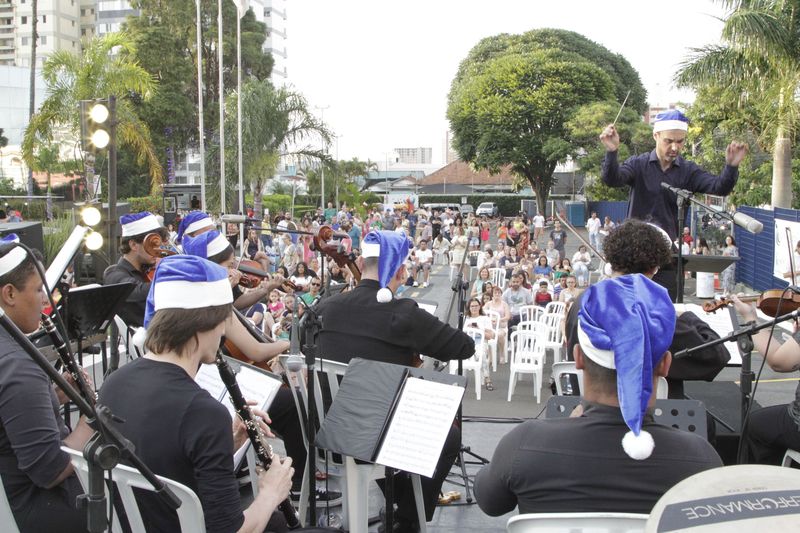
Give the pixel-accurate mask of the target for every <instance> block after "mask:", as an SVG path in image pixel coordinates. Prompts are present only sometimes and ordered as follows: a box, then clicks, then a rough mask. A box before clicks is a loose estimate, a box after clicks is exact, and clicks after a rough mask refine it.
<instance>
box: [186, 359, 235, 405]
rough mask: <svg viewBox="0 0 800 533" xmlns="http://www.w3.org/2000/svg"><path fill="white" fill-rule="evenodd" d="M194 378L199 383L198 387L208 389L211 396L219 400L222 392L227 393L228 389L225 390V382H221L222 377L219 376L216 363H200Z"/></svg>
mask: <svg viewBox="0 0 800 533" xmlns="http://www.w3.org/2000/svg"><path fill="white" fill-rule="evenodd" d="M194 380H195V382H197V384H198V385H200V388H202V389H205V390H206V391H208V393H209V394H210V395H211V397H212V398H214V399H215V400H217V401H220V402H221V401H222V396H223V394H228V391H226V390H225V384H224V383H222V379H221V378H220V377H219V371H218V370H217V365H214V364H211V365H200V369H199V370H198V371H197V374H195V376H194ZM228 403H230V402H228Z"/></svg>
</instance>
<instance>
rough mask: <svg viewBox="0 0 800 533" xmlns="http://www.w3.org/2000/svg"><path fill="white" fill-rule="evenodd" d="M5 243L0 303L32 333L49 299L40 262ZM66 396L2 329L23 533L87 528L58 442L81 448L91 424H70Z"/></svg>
mask: <svg viewBox="0 0 800 533" xmlns="http://www.w3.org/2000/svg"><path fill="white" fill-rule="evenodd" d="M8 246H9V245H6V246H3V249H0V308H2V310H3V312H4V313H5V314H6V315H7V316H8V318H9V319H10V320H11V321H12V322H13V323H14V324H15V325H16V326H17V327H18V328H19V329H20V330H21V331H22V332H23V333H32V332H33V331H35V330H36V329H37V328H38V327H39V318H40V316H41V312H42V307H43V306H44V305H45V304H46V302H47V300H46V297H45V293H44V289H43V284H42V280H41V279H40V278H39V275H38V274H37V272H36V268H35V263H34V262H35V261H37V260H38V258H34V257H31V256H30V254H28V253H27V252H26V251H25V250H24V249H23V248H20V247H13V248H9V247H8ZM65 377H66V376H65ZM68 379H69V380H71V378H68ZM65 401H66V398H65V397H64V396H63V393H61V391H60V390H56V389H54V387H53V384H52V382H51V381H50V379H49V378H48V377H47V374H45V373H44V371H43V370H42V369H41V368H39V366H38V365H36V363H34V362H33V360H32V359H31V358H30V356H29V355H28V354H27V353H25V351H24V350H23V349H22V348H21V347H20V346H19V345H17V343H16V341H14V340H13V338H12V337H11V336H10V335H9V334H8V333H6V331H5V329H3V328H0V475H2V480H3V487H4V488H5V492H6V495H7V496H8V501H9V504H10V506H11V511H12V513H13V515H14V520H15V521H16V523H17V527H18V528H19V530H20V531H22V532H23V533H24V532H27V531H31V532H41V531H60V532H67V533H70V532H79V531H86V514H85V512H84V511H83V510H79V509H78V508H77V507H76V503H75V498H76V497H77V496H79V495H80V494H82V492H83V490H82V489H81V486H80V483H79V481H78V479H77V477H76V476H75V475H74V473H73V469H72V464H71V463H70V460H69V455H68V454H66V453H64V452H63V451H61V446H62V445H66V446H69V447H70V448H74V449H76V450H80V449H82V448H83V446H84V445H85V444H86V442H87V441H88V440H89V437H90V436H91V434H92V430H91V429H90V428H89V426H88V425H87V424H86V421H85V419H83V418H81V419H80V422H79V423H78V425H77V426H76V427H75V429H74V430H73V431H72V432H71V433H70V431H69V430H67V428H66V427H65V426H64V422H63V420H62V418H61V416H60V415H59V412H58V411H59V404H60V403H64V402H65Z"/></svg>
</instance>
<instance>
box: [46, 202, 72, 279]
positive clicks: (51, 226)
mask: <svg viewBox="0 0 800 533" xmlns="http://www.w3.org/2000/svg"><path fill="white" fill-rule="evenodd" d="M74 227H75V222H74V221H73V219H72V214H71V213H63V214H61V215H60V216H58V217H56V218H54V219H53V220H45V221H44V222H42V232H43V238H44V250H42V253H43V254H44V261H45V265H47V266H50V263H52V262H53V259H55V257H56V255H58V252H59V250H61V248H62V247H63V246H64V243H65V242H67V238H69V235H70V233H72V229H73V228H74Z"/></svg>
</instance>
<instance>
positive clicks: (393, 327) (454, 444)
mask: <svg viewBox="0 0 800 533" xmlns="http://www.w3.org/2000/svg"><path fill="white" fill-rule="evenodd" d="M411 247H412V245H411V241H410V240H409V239H408V237H406V235H405V234H404V233H396V232H394V231H372V232H370V233H369V234H367V236H366V237H365V238H364V242H363V243H362V248H361V250H362V256H361V257H359V259H358V262H359V263H361V264H359V265H358V266H359V269H360V270H361V282H360V283H359V284H358V285H356V287H355V288H354V289H353V290H351V291H349V292H344V293H341V294H337V295H335V296H331V297H330V298H327V299H323V300H322V301H320V303H319V306H318V308H319V313H320V315H321V316H322V331H321V332H320V338H319V341H320V353H321V354H324V357H325V358H329V359H333V360H336V361H342V362H345V363H346V362H349V361H350V359H352V358H353V357H362V358H364V359H372V360H375V361H383V362H386V363H394V364H398V365H406V366H415V364H416V362H417V360H418V359H417V356H418V355H419V354H424V355H426V356H429V357H433V358H436V359H439V360H441V361H449V360H451V359H466V358H468V357H470V356H471V355H472V354H473V353H474V351H475V343H474V342H473V341H472V339H471V338H470V337H469V336H468V335H467V334H465V333H464V332H462V331H459V330H457V329H455V328H452V327H450V326H449V325H447V324H445V323H443V322H441V321H439V319H437V318H436V317H435V316H434V315H432V314H430V313H428V312H427V311H425V310H423V309H421V308H420V307H419V306H417V303H416V302H415V301H414V300H411V299H410V298H403V299H395V298H394V294H393V293H394V291H396V290H397V288H398V287H399V286H400V285H402V284H403V283H404V282H405V281H406V279H408V272H407V269H406V266H405V260H406V258H407V257H408V255H409V252H410V251H411ZM459 442H460V433H459V430H458V428H457V427H455V426H453V428H452V429H451V431H450V434H449V435H448V437H447V441H446V443H445V446H444V450H443V451H442V455H441V457H440V458H439V463H438V464H437V466H436V472H435V473H434V476H433V478H432V479H430V478H425V477H423V478H422V492H423V497H424V499H425V502H424V503H425V514H426V516H427V519H428V520H431V519H432V518H433V511H434V509H435V507H436V502H437V497H438V494H439V490H440V489H441V486H442V483H443V482H444V480H445V478H446V477H447V474H448V472H449V471H450V467H451V466H452V465H453V463H454V462H455V459H456V457H457V455H458V449H459ZM395 480H396V482H397V483H398V484H402V485H398V486H397V488H396V490H395V495H396V501H397V507H398V511H397V513H396V515H397V517H398V522H399V525H398V527H399V528H400V529H399V531H414V530H415V529H416V527H417V524H416V522H417V514H416V508H415V506H414V497H413V491H412V489H411V482H410V478H408V477H407V476H396V478H395Z"/></svg>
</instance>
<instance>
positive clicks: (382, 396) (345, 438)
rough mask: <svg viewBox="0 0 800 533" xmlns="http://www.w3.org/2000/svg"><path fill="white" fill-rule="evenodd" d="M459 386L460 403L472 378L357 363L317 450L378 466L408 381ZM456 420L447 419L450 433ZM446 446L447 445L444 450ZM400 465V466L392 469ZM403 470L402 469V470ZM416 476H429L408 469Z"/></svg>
mask: <svg viewBox="0 0 800 533" xmlns="http://www.w3.org/2000/svg"><path fill="white" fill-rule="evenodd" d="M411 378H418V379H421V380H423V381H427V382H433V383H436V384H444V385H448V386H456V387H458V389H459V393H458V394H459V401H460V399H461V397H462V396H463V394H464V388H465V387H466V383H467V379H466V378H465V377H463V376H456V375H450V374H443V373H441V372H436V371H432V370H425V369H421V368H409V367H405V366H400V365H393V364H389V363H381V362H376V361H368V360H365V359H358V358H356V359H353V360H352V361H351V362H350V364H349V365H348V369H347V372H346V373H345V375H344V378H343V379H342V382H341V383H340V385H339V392H338V393H337V395H336V398H335V399H334V401H333V405H332V406H331V408H330V410H329V411H328V414H327V415H326V417H325V421H324V422H323V424H322V427H321V428H320V431H319V432H318V433H317V439H316V445H317V446H318V447H320V448H324V449H327V450H330V451H332V452H335V453H341V454H343V455H347V456H350V457H353V458H355V459H359V460H362V461H367V462H371V463H374V462H378V461H377V459H378V455H379V454H380V452H381V449H382V447H383V446H384V444H385V439H386V436H387V434H389V431H390V429H391V427H392V423H393V422H394V421H395V413H396V412H397V409H398V405H399V404H400V402H401V400H402V399H403V397H404V391H405V390H406V384H407V383H408V381H409V379H411ZM454 416H455V412H453V417H452V418H451V419H450V420H447V421H446V422H445V423H446V425H447V427H446V428H440V429H446V430H449V427H450V425H451V424H452V421H453V418H454ZM443 444H444V441H442V445H443ZM440 453H441V448H440V449H438V450H437V449H428V450H427V452H426V454H427V455H428V456H432V457H438V456H439V454H440ZM388 466H395V465H388ZM401 469H403V468H401ZM408 471H411V472H413V473H418V474H422V475H428V476H430V474H429V473H425V472H420V471H414V470H408Z"/></svg>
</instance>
